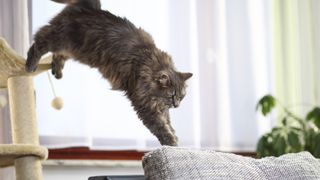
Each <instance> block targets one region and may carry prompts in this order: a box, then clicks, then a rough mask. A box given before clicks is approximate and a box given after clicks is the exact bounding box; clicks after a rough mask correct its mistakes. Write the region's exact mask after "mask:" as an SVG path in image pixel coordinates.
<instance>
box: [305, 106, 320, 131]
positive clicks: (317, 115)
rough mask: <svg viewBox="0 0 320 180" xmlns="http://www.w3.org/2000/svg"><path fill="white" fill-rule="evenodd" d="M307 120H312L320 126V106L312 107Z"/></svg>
mask: <svg viewBox="0 0 320 180" xmlns="http://www.w3.org/2000/svg"><path fill="white" fill-rule="evenodd" d="M306 119H307V120H309V121H312V122H313V123H314V124H315V125H316V126H317V127H318V128H320V107H315V108H314V109H312V110H311V111H310V112H309V113H308V114H307V117H306Z"/></svg>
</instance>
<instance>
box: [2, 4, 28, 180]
mask: <svg viewBox="0 0 320 180" xmlns="http://www.w3.org/2000/svg"><path fill="white" fill-rule="evenodd" d="M0 37H3V38H5V39H6V41H7V42H8V43H9V44H10V46H11V47H12V48H13V49H14V50H15V51H16V52H18V53H19V54H20V55H21V56H25V55H26V52H27V49H28V47H29V25H28V1H20V0H11V1H7V0H0ZM0 96H2V97H4V98H6V99H7V100H8V91H7V89H5V88H2V89H1V88H0ZM8 104H9V103H7V106H5V107H3V108H0V143H2V144H6V143H10V142H11V127H10V117H9V107H8ZM13 171H14V169H13V168H2V169H1V168H0V179H6V180H7V179H8V180H9V179H15V177H14V173H13Z"/></svg>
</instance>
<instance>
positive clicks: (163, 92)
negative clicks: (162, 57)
mask: <svg viewBox="0 0 320 180" xmlns="http://www.w3.org/2000/svg"><path fill="white" fill-rule="evenodd" d="M191 76H192V73H182V72H177V71H168V70H162V71H159V72H157V73H156V75H155V77H154V81H155V83H156V84H157V88H155V89H154V92H153V94H154V95H155V96H156V97H157V99H158V100H160V101H162V103H163V104H165V105H166V106H167V107H168V108H171V107H175V108H176V107H178V106H179V104H180V102H181V100H182V99H183V98H184V97H185V95H186V80H187V79H189V78H190V77H191Z"/></svg>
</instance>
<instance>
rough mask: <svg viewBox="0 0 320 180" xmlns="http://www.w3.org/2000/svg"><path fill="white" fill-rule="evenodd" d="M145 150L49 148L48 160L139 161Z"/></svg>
mask: <svg viewBox="0 0 320 180" xmlns="http://www.w3.org/2000/svg"><path fill="white" fill-rule="evenodd" d="M145 153H146V152H141V151H134V150H130V151H100V150H90V149H89V148H87V147H77V148H64V149H49V157H48V159H49V160H131V161H141V159H142V157H143V156H144V154H145Z"/></svg>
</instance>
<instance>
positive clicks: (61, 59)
mask: <svg viewBox="0 0 320 180" xmlns="http://www.w3.org/2000/svg"><path fill="white" fill-rule="evenodd" d="M67 59H68V57H67V56H64V55H61V54H56V53H54V54H53V56H52V63H51V65H52V67H51V72H52V74H53V75H54V76H55V77H56V78H57V79H61V78H62V69H63V67H64V64H65V61H66V60H67Z"/></svg>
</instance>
